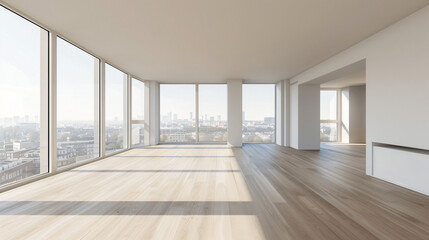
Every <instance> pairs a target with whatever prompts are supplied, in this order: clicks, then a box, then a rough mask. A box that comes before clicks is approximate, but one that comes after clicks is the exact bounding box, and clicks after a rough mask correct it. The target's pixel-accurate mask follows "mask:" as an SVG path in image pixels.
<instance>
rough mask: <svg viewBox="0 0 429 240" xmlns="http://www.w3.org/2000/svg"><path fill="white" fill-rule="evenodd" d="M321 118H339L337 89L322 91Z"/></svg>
mask: <svg viewBox="0 0 429 240" xmlns="http://www.w3.org/2000/svg"><path fill="white" fill-rule="evenodd" d="M320 120H337V91H336V90H323V91H320Z"/></svg>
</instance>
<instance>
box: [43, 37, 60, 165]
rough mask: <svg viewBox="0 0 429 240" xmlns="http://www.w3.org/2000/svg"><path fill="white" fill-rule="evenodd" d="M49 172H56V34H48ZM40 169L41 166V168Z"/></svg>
mask: <svg viewBox="0 0 429 240" xmlns="http://www.w3.org/2000/svg"><path fill="white" fill-rule="evenodd" d="M49 42H50V46H49V58H50V61H49V99H50V104H49V146H50V147H49V161H50V164H49V168H50V169H49V170H50V172H55V171H57V34H56V33H54V32H51V33H50V34H49ZM41 167H42V166H41Z"/></svg>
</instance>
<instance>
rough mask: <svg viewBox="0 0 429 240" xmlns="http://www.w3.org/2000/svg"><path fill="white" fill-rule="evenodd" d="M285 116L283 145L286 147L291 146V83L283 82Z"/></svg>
mask: <svg viewBox="0 0 429 240" xmlns="http://www.w3.org/2000/svg"><path fill="white" fill-rule="evenodd" d="M283 82H284V83H283V87H284V89H283V93H284V97H283V101H284V103H283V109H284V111H283V114H284V128H283V132H284V133H283V136H284V140H283V145H284V146H290V81H289V80H284V81H283Z"/></svg>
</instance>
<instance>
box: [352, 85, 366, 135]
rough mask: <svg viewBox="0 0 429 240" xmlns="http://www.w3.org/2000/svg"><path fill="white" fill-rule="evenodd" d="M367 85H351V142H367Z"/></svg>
mask: <svg viewBox="0 0 429 240" xmlns="http://www.w3.org/2000/svg"><path fill="white" fill-rule="evenodd" d="M365 92H366V91H365V86H353V87H349V93H350V100H349V108H350V111H349V112H350V117H349V119H350V128H349V131H350V136H349V142H350V143H365V142H366V93H365Z"/></svg>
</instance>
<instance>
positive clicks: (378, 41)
mask: <svg viewBox="0 0 429 240" xmlns="http://www.w3.org/2000/svg"><path fill="white" fill-rule="evenodd" d="M428 23H429V7H425V8H423V9H421V10H420V11H418V12H416V13H414V14H413V15H411V16H409V17H407V18H405V19H403V20H401V21H399V22H397V23H396V24H394V25H392V26H390V27H389V28H387V29H385V30H383V31H381V32H379V33H377V34H375V35H373V36H372V37H370V38H368V39H366V40H364V41H362V42H360V43H359V44H357V45H355V46H353V47H351V48H349V49H347V50H345V51H343V52H341V53H340V54H338V55H336V56H334V57H332V58H330V59H328V60H326V61H324V62H322V63H320V64H319V65H317V66H315V67H313V68H311V69H309V70H307V71H305V72H304V73H302V74H300V75H298V76H296V77H294V78H293V79H291V82H292V83H294V82H297V84H303V83H305V82H309V81H312V80H314V79H316V78H318V77H321V76H323V75H326V74H328V73H330V72H333V71H335V70H338V69H341V68H343V67H345V66H347V65H349V64H352V63H355V62H358V61H360V60H362V59H366V114H367V125H366V128H367V131H366V142H367V154H366V156H367V165H366V172H367V174H369V175H373V169H372V165H373V159H372V146H373V142H379V143H385V144H391V145H399V146H406V147H412V148H418V149H425V150H429V141H428V136H429V124H428V123H429V111H428V110H427V109H428V106H429V31H428ZM291 108H292V107H291ZM291 127H293V126H291ZM291 131H292V130H291ZM402 164H405V165H406V164H407V162H406V160H405V159H404V161H403V163H402ZM379 167H380V166H379ZM385 168H386V169H387V171H388V169H389V168H390V166H389V165H388V164H386V165H385ZM427 184H429V183H427Z"/></svg>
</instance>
